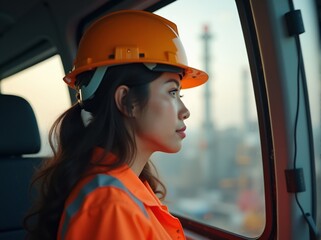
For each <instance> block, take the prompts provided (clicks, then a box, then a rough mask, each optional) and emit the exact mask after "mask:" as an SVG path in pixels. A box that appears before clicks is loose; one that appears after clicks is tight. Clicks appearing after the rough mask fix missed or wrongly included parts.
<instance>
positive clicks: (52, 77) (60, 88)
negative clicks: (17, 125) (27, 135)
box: [1, 55, 71, 156]
mask: <svg viewBox="0 0 321 240" xmlns="http://www.w3.org/2000/svg"><path fill="white" fill-rule="evenodd" d="M63 76H64V71H63V67H62V63H61V60H60V57H59V56H58V55H56V56H54V57H51V58H50V59H47V60H45V61H43V62H41V63H38V64H36V65H34V66H32V67H30V68H28V69H26V70H23V71H21V72H19V73H17V74H15V75H13V76H10V77H8V78H6V79H3V80H1V92H2V93H4V94H13V95H18V96H21V97H23V98H25V99H26V100H27V101H28V102H29V103H30V104H31V106H32V108H33V110H34V112H35V115H36V118H37V121H38V126H39V131H40V136H41V150H40V152H39V155H42V156H43V155H49V154H50V153H51V150H50V146H49V143H48V133H49V129H50V127H51V125H52V124H53V122H54V121H55V120H56V119H57V118H58V116H59V115H60V114H61V113H62V112H63V111H64V110H66V109H67V108H68V107H69V106H70V105H71V102H70V97H69V92H68V88H67V85H66V84H65V83H64V82H63V80H62V78H63Z"/></svg>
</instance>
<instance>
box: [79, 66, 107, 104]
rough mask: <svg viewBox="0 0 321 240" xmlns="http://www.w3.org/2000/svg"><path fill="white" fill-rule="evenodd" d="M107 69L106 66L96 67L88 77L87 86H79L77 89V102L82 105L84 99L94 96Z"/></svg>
mask: <svg viewBox="0 0 321 240" xmlns="http://www.w3.org/2000/svg"><path fill="white" fill-rule="evenodd" d="M107 69H108V66H101V67H97V69H96V71H95V73H94V75H93V76H92V78H91V79H90V81H89V83H88V85H87V86H85V85H84V86H81V87H80V89H79V92H78V93H79V99H78V101H79V103H80V104H81V105H82V104H83V102H84V101H86V100H88V99H91V98H93V97H94V95H95V92H96V91H97V89H98V87H99V85H100V83H101V81H102V80H103V77H104V75H105V73H106V71H107Z"/></svg>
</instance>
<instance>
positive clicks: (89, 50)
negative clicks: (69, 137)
mask: <svg viewBox="0 0 321 240" xmlns="http://www.w3.org/2000/svg"><path fill="white" fill-rule="evenodd" d="M128 63H152V64H166V65H171V66H176V67H180V68H182V69H184V77H183V79H182V82H181V83H182V88H191V87H196V86H198V85H201V84H203V83H205V82H206V81H207V79H208V75H207V74H206V73H205V72H203V71H201V70H198V69H195V68H191V67H189V66H188V65H187V58H186V54H185V50H184V47H183V45H182V43H181V40H180V38H179V35H178V30H177V26H176V25H175V24H174V23H173V22H171V21H169V20H167V19H165V18H163V17H160V16H158V15H156V14H153V13H150V12H146V11H141V10H122V11H117V12H114V13H111V14H108V15H106V16H104V17H102V18H100V19H99V20H98V21H96V22H94V23H93V24H92V25H91V26H90V27H89V28H88V29H87V31H86V32H85V34H84V35H83V37H82V39H81V41H80V44H79V49H78V53H77V56H76V59H75V61H74V67H73V70H72V71H71V72H70V73H68V74H67V75H66V76H65V77H64V81H65V82H66V83H67V84H68V85H69V86H70V87H72V88H75V81H76V76H77V75H78V74H80V73H82V72H85V71H88V70H92V69H95V68H97V67H100V66H112V65H120V64H128Z"/></svg>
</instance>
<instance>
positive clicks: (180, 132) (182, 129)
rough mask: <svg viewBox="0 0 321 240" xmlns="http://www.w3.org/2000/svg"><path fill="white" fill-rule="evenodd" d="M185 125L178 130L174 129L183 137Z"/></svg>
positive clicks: (184, 135)
mask: <svg viewBox="0 0 321 240" xmlns="http://www.w3.org/2000/svg"><path fill="white" fill-rule="evenodd" d="M185 130H186V127H185V126H184V127H182V128H180V129H178V130H176V133H177V134H178V135H179V136H180V137H181V138H182V139H183V138H185V137H186V133H185Z"/></svg>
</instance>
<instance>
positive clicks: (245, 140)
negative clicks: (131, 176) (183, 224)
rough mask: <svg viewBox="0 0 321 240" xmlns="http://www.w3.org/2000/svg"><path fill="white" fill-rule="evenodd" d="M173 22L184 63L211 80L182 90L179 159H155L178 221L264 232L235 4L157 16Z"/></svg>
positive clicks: (181, 5) (251, 106)
mask: <svg viewBox="0 0 321 240" xmlns="http://www.w3.org/2000/svg"><path fill="white" fill-rule="evenodd" d="M156 13H157V14H159V15H161V16H164V17H166V18H168V19H170V20H171V21H173V22H175V23H176V24H177V26H178V30H179V34H180V36H181V39H182V42H183V45H184V47H185V50H186V53H187V57H188V60H189V65H190V66H193V67H195V68H200V69H203V70H205V71H206V72H208V73H209V76H210V79H209V81H208V82H207V83H206V84H205V85H203V86H200V87H198V88H195V89H188V90H183V95H184V97H183V99H182V100H183V102H184V103H185V105H186V106H187V108H188V109H189V110H190V112H191V116H190V118H189V119H188V120H186V125H187V137H186V138H185V139H184V141H183V148H182V150H181V151H180V152H179V153H177V154H170V155H169V154H161V153H157V154H154V155H153V156H152V159H153V161H154V163H155V165H156V167H157V169H158V172H159V175H160V177H161V179H162V181H163V182H164V183H165V184H166V187H167V191H168V193H167V198H166V200H165V204H167V205H168V206H169V208H170V210H171V211H172V212H173V213H174V214H177V215H181V216H185V217H188V218H192V219H194V220H196V221H198V222H201V223H204V224H207V225H210V226H214V227H218V228H220V229H224V230H227V231H230V232H233V233H237V234H241V235H244V236H249V237H255V236H259V235H260V234H261V233H262V232H263V230H264V227H265V198H264V181H263V167H262V157H261V145H260V136H259V127H258V118H257V111H256V105H255V99H254V90H253V86H252V80H251V76H250V70H249V64H248V59H247V53H246V48H245V43H244V39H243V34H242V30H241V25H240V21H239V16H238V12H237V8H236V5H235V1H232V0H230V1H221V0H199V1H194V0H184V1H175V2H173V3H172V4H170V5H168V6H166V7H164V8H162V9H160V10H158V11H156Z"/></svg>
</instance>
